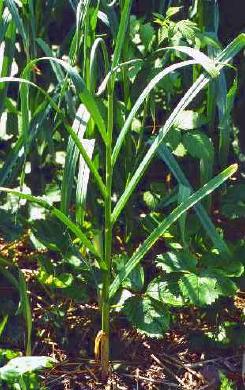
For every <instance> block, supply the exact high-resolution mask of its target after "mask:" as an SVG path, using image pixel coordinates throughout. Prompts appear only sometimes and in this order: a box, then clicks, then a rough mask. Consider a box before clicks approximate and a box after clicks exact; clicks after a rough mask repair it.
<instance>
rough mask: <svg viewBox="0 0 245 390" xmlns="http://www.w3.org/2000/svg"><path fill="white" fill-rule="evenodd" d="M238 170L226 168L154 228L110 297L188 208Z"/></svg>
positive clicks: (121, 273)
mask: <svg viewBox="0 0 245 390" xmlns="http://www.w3.org/2000/svg"><path fill="white" fill-rule="evenodd" d="M236 170H237V164H234V165H231V166H230V167H228V168H226V169H225V170H224V171H223V172H221V173H220V174H219V175H217V176H216V177H214V178H213V179H212V180H210V181H209V182H208V183H207V184H206V185H204V186H203V187H202V188H201V189H199V190H198V191H196V192H195V193H194V194H192V195H191V196H190V197H189V198H188V199H187V200H185V201H184V202H183V203H182V204H181V205H179V206H178V207H176V208H175V209H174V210H173V211H172V213H171V214H169V215H168V216H167V217H166V218H165V219H164V221H163V222H162V223H160V225H159V226H158V227H157V228H156V229H155V230H153V232H152V233H151V234H150V236H149V237H148V238H147V239H146V240H145V241H144V242H143V244H142V245H141V246H140V247H139V248H138V249H137V250H136V251H135V253H134V254H133V255H132V257H131V258H130V259H129V261H128V262H127V264H126V266H125V268H124V269H123V270H122V271H121V272H120V273H119V275H117V276H116V278H115V279H114V281H113V283H112V284H111V287H110V298H112V297H113V296H114V295H115V293H116V292H117V290H118V289H119V287H120V285H121V283H122V281H123V280H124V279H125V278H126V277H127V276H128V275H129V274H130V272H132V270H133V269H134V268H135V267H136V266H137V264H139V262H140V261H141V260H142V259H143V257H144V256H145V255H146V254H147V252H148V251H149V250H150V249H151V247H152V246H153V245H154V244H155V242H156V241H157V240H158V239H159V237H161V236H162V235H163V233H164V232H165V231H166V230H167V229H168V228H169V227H170V226H171V225H172V224H173V223H174V222H175V221H177V220H178V218H179V217H180V216H181V215H183V214H184V213H185V212H186V211H187V210H189V209H190V208H191V207H193V206H194V205H195V204H196V203H198V202H199V201H200V200H201V199H202V198H204V197H205V196H207V195H208V194H210V193H211V192H213V191H214V190H215V189H216V188H217V187H219V186H220V185H221V184H222V183H223V182H224V181H225V180H227V179H228V178H229V177H230V176H232V175H233V174H234V173H235V172H236Z"/></svg>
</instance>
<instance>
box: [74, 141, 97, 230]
mask: <svg viewBox="0 0 245 390" xmlns="http://www.w3.org/2000/svg"><path fill="white" fill-rule="evenodd" d="M82 143H83V146H84V149H85V150H86V151H87V154H88V156H89V157H90V159H92V155H93V151H94V145H95V140H94V139H84V140H83V141H82ZM89 174H90V171H89V169H88V166H87V165H86V162H85V161H84V159H83V157H82V156H80V161H79V170H78V178H77V191H76V221H77V223H78V224H79V225H82V224H83V219H84V214H85V204H86V197H87V189H88V182H89Z"/></svg>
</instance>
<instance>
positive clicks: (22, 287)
mask: <svg viewBox="0 0 245 390" xmlns="http://www.w3.org/2000/svg"><path fill="white" fill-rule="evenodd" d="M19 291H20V308H19V310H20V311H21V312H22V313H23V316H24V318H25V321H26V356H30V355H31V333H32V314H31V306H30V301H29V297H28V292H27V286H26V281H25V278H24V275H23V273H22V272H21V271H19Z"/></svg>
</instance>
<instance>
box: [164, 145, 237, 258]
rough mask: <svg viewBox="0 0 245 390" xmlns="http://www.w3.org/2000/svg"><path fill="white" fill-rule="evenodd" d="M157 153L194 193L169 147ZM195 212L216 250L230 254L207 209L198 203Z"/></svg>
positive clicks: (176, 177)
mask: <svg viewBox="0 0 245 390" xmlns="http://www.w3.org/2000/svg"><path fill="white" fill-rule="evenodd" d="M157 153H158V155H159V157H160V158H161V159H162V160H163V161H164V162H165V164H166V165H167V166H168V169H169V170H170V171H171V172H172V174H173V175H174V177H175V179H176V180H177V181H178V183H179V184H182V185H184V186H185V187H188V188H189V189H190V191H191V192H193V188H192V187H191V185H190V183H189V181H188V180H187V178H186V176H185V174H184V172H183V171H182V169H181V167H180V166H179V164H178V162H177V161H176V159H175V157H174V156H173V154H172V153H171V152H170V150H169V149H168V147H167V146H166V145H161V146H160V147H159V149H158V151H157ZM194 210H195V212H196V213H197V216H198V218H199V219H200V222H201V224H202V225H203V227H204V229H205V230H206V233H207V234H208V236H209V237H210V239H211V240H212V242H213V244H214V246H215V248H217V249H219V250H220V251H221V252H222V253H227V254H230V250H229V248H228V246H227V245H226V243H225V241H224V240H223V239H222V237H221V236H220V235H219V233H218V232H217V231H216V229H215V226H214V224H213V222H212V220H211V219H210V217H209V216H208V213H207V212H206V210H205V208H204V207H203V206H202V205H201V204H200V203H198V204H196V205H194Z"/></svg>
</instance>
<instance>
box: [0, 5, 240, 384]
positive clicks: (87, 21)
mask: <svg viewBox="0 0 245 390" xmlns="http://www.w3.org/2000/svg"><path fill="white" fill-rule="evenodd" d="M74 3H75V2H74ZM104 3H105V2H102V5H103V7H105V9H107V11H108V5H104ZM6 4H7V6H8V8H9V11H10V13H11V15H12V18H11V17H10V18H11V22H12V20H13V21H14V22H15V24H16V27H17V29H18V31H19V33H20V34H21V33H22V35H24V32H23V31H24V30H23V26H22V24H23V23H22V21H21V19H20V17H19V13H18V9H17V7H16V5H15V3H14V2H11V1H9V2H7V3H6ZM30 4H31V2H30ZM73 5H74V4H73ZM99 5H100V4H99V2H95V5H94V3H91V4H90V2H89V1H88V2H79V3H78V6H77V8H76V10H77V23H76V31H75V35H74V38H73V39H72V42H71V49H70V59H69V61H64V60H61V59H58V58H56V57H54V56H51V54H52V52H50V50H49V48H48V47H47V46H46V44H45V42H44V41H42V40H41V39H38V40H37V43H38V44H39V45H40V47H41V48H42V50H43V51H44V52H45V55H46V57H41V58H34V59H33V57H34V56H31V57H32V59H30V58H29V57H30V53H29V52H28V53H27V54H28V55H26V56H27V64H26V66H25V67H24V69H23V71H22V74H21V77H18V78H17V77H11V76H9V72H5V74H2V77H1V78H0V83H1V85H3V86H6V83H10V85H13V84H14V83H19V84H20V91H19V96H20V108H21V125H20V135H19V141H18V142H17V144H16V145H15V146H14V149H13V151H14V153H13V151H12V152H11V157H10V159H9V160H10V161H11V164H12V162H13V160H14V161H16V160H15V156H14V157H13V155H15V154H17V152H18V151H21V148H23V159H22V161H23V163H24V164H23V165H24V169H22V173H21V180H20V190H17V189H8V188H2V187H1V191H5V192H7V193H9V194H11V195H12V196H16V197H18V198H21V199H24V200H27V201H29V202H32V203H35V204H37V205H39V206H40V207H42V208H44V209H46V210H47V211H48V213H50V214H52V215H53V216H54V217H56V218H58V219H59V220H60V221H61V222H62V223H63V224H64V226H65V227H66V228H67V229H68V230H69V231H70V232H71V234H72V239H73V243H72V245H73V247H74V248H75V249H74V251H78V252H79V251H80V253H79V254H80V255H81V257H82V258H83V259H84V261H85V262H86V264H87V266H88V269H91V272H93V271H94V269H96V271H99V277H98V278H97V279H96V278H95V281H97V286H96V288H97V291H98V302H99V306H100V309H101V331H100V332H99V333H98V335H97V337H96V340H95V352H96V355H97V356H99V355H100V359H101V367H102V375H103V377H107V375H108V370H109V332H110V310H111V304H112V301H113V299H114V298H115V296H116V294H117V293H118V291H119V289H120V288H121V287H122V286H124V287H125V285H128V283H129V281H128V280H129V278H130V276H132V275H133V272H134V273H136V274H137V272H136V271H137V270H138V273H140V272H141V271H140V270H139V264H140V262H142V260H143V258H144V257H145V256H146V255H147V254H148V253H149V251H150V249H151V248H152V247H153V245H154V244H155V243H156V241H157V240H158V239H159V238H161V237H162V236H163V234H164V233H165V232H166V231H167V230H168V229H169V228H170V227H171V226H172V225H173V224H174V223H175V222H176V221H177V220H178V219H180V220H181V221H182V227H183V226H184V220H183V217H185V215H186V212H187V211H188V210H189V209H190V208H192V207H193V206H195V209H196V211H197V213H198V216H199V218H200V220H201V222H202V224H203V226H204V227H205V229H206V230H207V232H208V233H209V235H210V237H211V239H212V241H213V244H214V246H215V247H216V249H218V250H219V251H220V252H221V253H226V256H228V257H229V255H230V253H229V249H228V248H227V246H226V244H225V243H224V241H223V240H222V239H221V237H220V236H219V235H218V233H217V232H216V230H215V228H214V226H213V224H212V222H211V220H210V219H209V217H208V214H207V212H206V211H205V209H204V208H203V207H202V206H201V205H200V204H199V202H200V200H201V199H203V198H204V197H205V196H207V195H209V194H210V193H211V192H212V191H214V190H215V189H216V188H217V187H218V186H220V185H221V184H222V183H223V182H224V181H225V180H227V179H228V178H229V177H230V176H232V175H233V174H234V173H235V171H236V169H237V166H236V165H231V166H230V167H228V168H226V169H225V170H224V171H222V172H221V173H219V174H218V175H217V176H215V177H214V178H212V179H211V180H209V181H208V182H207V183H202V184H203V185H202V187H201V188H200V189H199V190H198V191H196V192H193V189H192V188H191V186H190V185H189V183H188V181H187V179H186V178H185V176H183V172H182V171H181V170H180V169H179V168H178V165H177V163H176V161H175V159H174V158H173V156H172V154H171V153H170V152H169V150H168V149H167V148H166V146H165V145H164V141H165V137H166V136H167V133H168V132H169V131H170V130H171V129H172V128H173V127H174V126H175V127H177V126H179V127H180V125H181V124H182V125H183V121H184V119H185V120H186V118H187V120H188V112H187V111H186V108H187V107H188V105H189V104H190V103H192V102H193V100H195V98H196V97H197V95H198V93H199V92H200V91H201V90H203V89H204V88H205V87H206V85H208V83H209V82H210V81H212V80H214V79H215V80H216V79H218V77H219V74H220V72H221V71H222V69H223V68H224V67H225V66H226V64H228V63H229V62H230V61H231V60H232V58H233V57H234V56H235V55H236V54H237V53H238V51H239V50H241V48H242V47H243V46H244V42H245V37H244V34H242V35H240V36H238V37H237V38H236V39H235V40H234V41H233V42H232V43H231V44H230V45H229V46H228V47H227V48H226V49H224V50H223V51H222V52H221V53H220V54H218V55H217V57H215V58H214V59H211V58H209V57H207V56H206V55H205V54H204V53H202V52H201V51H199V50H197V49H196V48H190V47H187V46H180V45H178V46H175V47H167V48H166V49H165V50H164V52H163V53H169V55H170V53H172V52H174V53H179V54H181V56H188V57H190V58H191V59H190V60H181V61H179V62H174V63H171V65H169V66H165V67H164V68H163V69H161V70H160V71H159V72H157V74H155V75H154V77H152V79H151V80H150V81H149V83H148V84H147V86H146V87H145V88H144V89H143V91H141V93H140V94H139V96H137V97H136V100H135V102H134V101H133V99H132V101H131V99H130V96H129V93H128V88H129V84H128V81H127V79H126V77H125V74H126V73H127V71H131V72H133V71H135V69H136V67H137V66H138V65H139V64H141V63H142V62H144V61H152V59H148V58H143V59H142V58H134V57H133V58H130V59H128V58H126V62H125V61H124V59H125V58H124V54H125V53H124V52H123V50H124V49H123V46H124V43H125V42H127V33H128V27H129V20H130V10H131V5H132V1H130V0H125V1H124V2H120V7H119V9H120V12H119V14H120V18H119V19H120V20H119V22H118V30H117V31H116V32H115V31H113V32H112V34H113V42H112V45H111V46H110V50H108V51H107V47H106V44H105V41H104V40H103V38H102V37H95V35H96V33H95V29H96V23H97V19H98V17H102V15H101V13H99ZM75 6H76V4H75ZM103 7H102V9H104V8H103ZM111 11H112V8H111ZM100 12H101V11H100ZM103 15H104V16H103V17H104V18H105V15H107V16H108V14H103ZM110 15H111V14H110ZM92 22H93V23H92ZM147 29H149V26H148V27H146V31H147ZM142 30H143V31H144V29H142ZM100 48H101V51H102V58H103V60H104V71H105V75H104V79H103V80H102V79H101V80H98V81H100V87H99V88H97V89H96V85H97V78H96V77H95V76H94V74H95V69H96V67H95V62H94V58H95V57H96V55H101V53H100V52H99V49H100ZM82 50H83V54H84V56H83V59H82V61H83V62H82V66H80V70H78V69H77V68H76V67H75V66H74V65H75V64H77V63H79V64H80V62H79V61H80V59H79V56H80V51H82ZM88 53H90V54H91V56H90V57H89V56H88ZM99 53H100V54H99ZM157 55H158V60H159V61H162V58H163V57H162V56H164V55H165V54H162V53H161V54H160V53H158V54H157ZM175 59H176V58H174V60H175ZM48 62H49V63H50V64H51V66H52V68H53V70H54V74H55V76H56V78H57V80H58V87H59V88H58V89H54V90H53V91H52V92H51V93H48V92H45V90H44V89H43V88H41V87H40V86H39V85H38V84H37V83H36V82H35V81H36V80H35V79H34V78H33V76H32V75H33V70H36V69H38V66H40V64H43V63H48ZM152 63H154V62H152ZM190 66H195V67H196V68H197V69H198V67H202V68H203V69H204V73H203V74H202V75H201V76H199V77H198V78H197V79H196V81H195V82H194V83H193V85H192V86H191V87H190V89H189V90H188V91H187V92H186V94H185V95H184V96H183V97H182V99H181V100H180V102H179V103H178V104H176V106H175V108H174V109H173V110H172V113H171V115H170V116H169V118H168V119H167V120H166V122H165V124H164V125H163V127H161V128H160V129H159V130H158V134H157V135H156V136H154V137H153V138H152V137H151V139H149V143H148V144H147V145H146V146H147V147H146V148H145V154H144V155H142V153H139V155H136V156H134V157H136V158H135V160H136V162H138V165H137V166H136V167H135V170H132V169H130V170H129V172H126V173H127V174H126V179H124V180H122V182H123V183H122V185H121V186H120V188H122V193H119V191H118V180H119V176H120V175H121V172H120V169H119V168H118V165H119V164H118V163H119V156H120V155H121V156H122V152H124V153H125V156H127V158H128V159H130V158H131V159H132V155H130V152H129V150H130V148H129V146H130V139H129V131H130V129H131V124H132V121H133V120H134V118H135V116H136V114H137V113H138V112H139V110H140V109H142V107H143V105H144V103H145V102H146V101H147V99H148V98H149V97H150V96H151V92H152V91H153V90H154V88H155V87H156V86H157V85H158V83H159V82H160V81H161V80H163V79H164V78H165V77H167V76H170V75H172V74H175V73H176V72H178V71H179V70H181V69H186V68H187V67H190ZM125 79H126V81H125ZM120 87H121V88H122V89H123V90H124V99H125V101H124V102H123V105H122V104H121V105H120V104H119V103H118V99H119V96H120ZM35 89H36V90H38V95H37V96H36V101H37V102H38V103H36V106H35V105H34V104H33V102H32V100H31V97H32V95H31V94H32V93H33V90H35ZM5 92H6V91H5ZM41 96H42V98H41ZM63 98H64V99H63ZM63 101H66V102H67V106H68V109H67V112H66V111H65V110H64V106H63ZM7 102H8V103H9V101H7ZM9 106H10V104H8V107H9ZM32 106H34V109H33V107H32ZM70 106H71V109H70V110H69V107H70ZM74 107H76V110H74ZM125 107H126V108H125ZM120 111H121V112H120ZM50 112H52V113H54V116H53V118H52V119H53V127H54V129H55V130H56V129H57V128H60V127H63V128H64V129H65V130H66V131H67V133H68V134H69V141H68V146H67V154H66V161H65V167H64V174H63V182H62V188H61V204H60V207H55V206H54V205H53V202H52V201H50V200H49V198H48V197H46V196H45V195H44V196H42V197H36V196H33V195H31V194H29V193H27V192H25V191H24V183H25V181H26V178H25V167H26V165H27V164H26V162H27V159H28V155H29V154H30V146H31V145H32V144H33V143H32V141H33V139H35V136H36V133H35V131H36V129H37V127H42V126H43V121H45V117H46V116H47V115H48V114H49V113H50ZM30 113H32V114H33V118H31V116H30ZM183 114H184V116H183ZM74 115H75V121H74V123H73V125H72V126H71V125H70V120H71V118H72V116H74ZM118 116H119V118H118ZM193 116H194V114H193V112H191V122H193V121H194V119H193ZM141 132H142V130H141ZM195 134H196V133H195ZM198 135H199V138H198V137H197V138H198V140H199V139H200V138H201V136H200V134H199V133H198ZM85 136H86V138H85ZM141 136H142V134H140V136H139V138H140V137H141ZM49 138H52V137H51V134H49ZM203 144H204V145H205V146H206V145H207V144H205V142H203ZM192 145H194V148H195V145H196V144H195V137H194V140H192ZM18 148H19V149H18ZM206 149H208V146H207V148H206ZM157 153H158V154H159V155H160V157H161V158H163V160H164V161H165V162H166V164H167V165H168V167H169V169H170V170H171V171H172V172H173V174H174V175H175V176H176V178H177V180H178V181H179V182H180V183H181V184H182V188H180V196H179V205H178V206H177V207H176V208H175V209H174V210H173V211H171V212H170V213H169V215H168V216H165V217H164V218H162V217H161V220H160V221H158V223H157V226H156V227H155V228H154V229H153V230H152V231H150V232H149V236H148V238H146V240H145V241H144V242H142V243H141V245H140V246H139V247H138V248H137V249H136V250H135V251H134V252H133V253H132V254H131V253H130V251H128V254H127V256H126V260H125V261H123V262H122V260H121V258H120V256H119V257H118V258H117V257H115V256H114V253H113V241H114V237H115V233H114V232H115V228H116V224H117V223H118V222H119V217H121V214H122V212H123V211H125V210H126V208H127V207H128V206H129V205H130V199H131V198H132V195H133V193H134V191H135V189H136V188H137V185H138V184H139V182H140V181H141V179H142V178H143V176H144V173H145V172H146V170H147V168H148V166H149V165H150V163H151V161H152V160H153V158H154V157H155V156H156V155H157ZM207 154H210V153H208V150H207ZM207 154H204V157H202V159H204V160H205V158H206V155H207ZM93 156H94V157H93ZM121 156H120V158H121ZM121 160H122V158H121ZM11 164H10V165H11ZM10 165H5V166H4V167H3V168H2V178H3V179H4V180H3V182H4V183H5V184H6V183H7V182H8V180H7V177H8V174H9V172H6V170H7V168H8V167H9V166H10ZM77 165H78V175H77V182H76V196H75V199H76V201H75V202H76V204H75V213H72V212H70V210H69V208H70V205H71V199H72V195H73V194H72V189H73V185H74V181H75V180H74V177H75V174H76V170H77ZM6 167H7V168H6ZM10 171H11V169H10ZM183 186H184V187H185V188H187V191H186V190H185V189H183ZM94 194H95V195H94ZM91 203H92V204H93V205H94V213H95V214H98V213H99V214H100V215H99V217H98V218H97V222H96V227H95V228H96V229H97V230H98V229H99V234H98V235H97V237H96V233H94V232H93V233H94V234H91V230H92V229H91V230H89V229H87V230H89V232H88V233H87V231H86V223H88V222H87V221H88V220H89V218H88V216H89V213H91V209H92V208H91ZM88 204H89V206H90V207H89V208H87V205H88ZM92 212H93V209H92ZM74 214H75V215H74ZM181 218H182V219H181ZM90 220H91V221H92V222H91V224H92V223H93V216H92V217H91V218H90ZM98 221H99V222H98ZM92 228H93V226H92ZM98 242H99V244H98ZM63 249H64V251H65V250H66V249H65V248H63ZM126 249H127V248H126ZM183 253H184V252H183ZM183 253H182V254H179V253H167V254H166V255H165V257H164V256H163V258H160V259H159V258H158V260H157V265H158V266H159V265H160V267H162V269H163V270H164V271H166V272H167V273H175V272H179V271H180V273H181V274H182V275H181V276H180V277H179V279H178V280H175V282H176V283H177V282H178V284H179V287H180V290H181V292H182V294H183V297H184V298H185V299H187V300H189V301H190V302H192V303H193V304H199V303H200V304H201V305H202V304H204V305H205V304H210V303H212V302H213V301H214V300H215V299H216V298H217V297H218V295H219V294H222V293H223V292H222V291H221V290H222V289H221V287H220V290H219V289H218V287H217V284H218V283H220V284H221V283H222V281H224V280H225V277H226V276H227V275H226V274H225V275H224V274H222V273H221V274H220V273H219V274H218V275H217V272H216V278H214V277H213V275H210V272H209V273H208V272H206V270H205V269H204V270H202V271H203V272H202V271H201V272H200V270H198V269H197V267H196V262H197V261H196V259H192V258H191V255H190V254H188V255H187V259H186V256H184V255H183ZM119 255H120V254H119ZM183 257H184V258H183ZM97 273H98V272H97ZM234 273H235V271H234V270H233V273H232V272H231V273H230V274H231V276H234ZM237 274H239V275H240V271H237ZM178 276H179V275H178ZM63 281H64V280H63ZM55 282H57V279H56V280H55ZM57 283H58V282H57ZM131 283H132V279H131ZM139 284H140V283H138V285H139ZM141 285H142V283H141ZM198 285H199V286H200V285H201V291H200V294H199V292H198V296H197V295H196V294H195V293H193V290H195V289H196V287H197V286H198ZM165 286H166V284H164V282H163V284H161V283H160V282H159V281H156V280H154V281H152V283H150V285H149V286H148V288H147V291H148V292H147V294H146V297H145V298H144V300H143V301H142V300H140V298H139V297H137V296H136V297H132V296H131V297H130V298H129V299H128V300H127V301H126V303H125V312H126V313H127V315H128V317H129V319H130V320H132V322H133V323H134V324H136V325H137V326H138V328H139V329H142V330H143V331H146V332H148V333H150V332H149V329H150V327H151V326H152V324H153V323H154V320H156V321H157V322H158V324H159V323H160V327H159V330H158V333H156V332H155V334H154V335H155V336H161V335H162V334H163V333H164V331H165V329H166V328H167V323H168V315H169V314H168V311H167V310H166V307H165V306H164V304H165V303H166V304H167V303H169V302H170V301H171V300H172V301H171V304H172V305H178V304H180V303H181V302H182V297H179V298H178V299H177V298H176V297H175V294H174V293H173V291H170V292H169V294H168V302H167V298H166V294H165V297H164V298H162V297H161V293H162V291H164V288H165ZM82 288H83V287H82V286H81V289H82ZM232 288H233V290H234V289H235V287H234V286H233V284H232V287H231V289H232ZM159 289H160V293H159ZM190 290H191V291H190ZM207 290H208V291H210V290H211V291H212V294H213V295H212V294H211V293H207ZM229 291H230V290H229ZM158 295H160V298H159V296H158ZM132 302H133V304H132ZM163 303H164V304H163ZM135 307H140V308H141V309H142V310H141V313H140V314H141V317H140V318H139V317H137V318H136V316H135ZM136 314H137V313H136ZM153 333H154V332H153Z"/></svg>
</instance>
